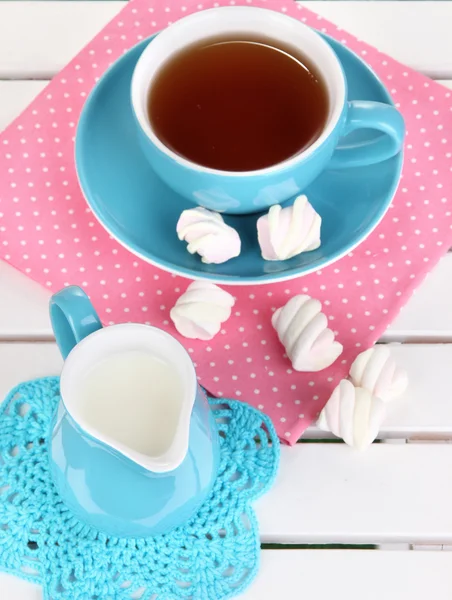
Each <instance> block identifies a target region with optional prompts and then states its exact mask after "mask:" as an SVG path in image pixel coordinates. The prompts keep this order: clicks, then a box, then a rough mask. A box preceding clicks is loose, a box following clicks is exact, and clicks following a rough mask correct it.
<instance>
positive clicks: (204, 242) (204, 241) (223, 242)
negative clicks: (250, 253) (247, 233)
mask: <svg viewBox="0 0 452 600" xmlns="http://www.w3.org/2000/svg"><path fill="white" fill-rule="evenodd" d="M176 231H177V235H178V237H179V239H180V240H185V241H186V242H187V243H188V246H187V250H188V252H190V254H195V253H197V254H199V255H200V256H201V259H202V262H204V263H215V264H220V263H224V262H226V261H227V260H229V259H231V258H235V257H236V256H238V255H239V254H240V249H241V242H240V237H239V234H238V233H237V231H236V230H235V229H233V228H232V227H230V226H229V225H226V223H225V222H224V221H223V217H222V216H221V215H220V214H219V213H216V212H214V211H212V210H207V208H202V207H200V206H199V207H197V208H190V209H188V210H184V212H183V213H182V214H181V216H180V217H179V221H178V222H177V226H176Z"/></svg>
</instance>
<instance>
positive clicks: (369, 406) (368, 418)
mask: <svg viewBox="0 0 452 600" xmlns="http://www.w3.org/2000/svg"><path fill="white" fill-rule="evenodd" d="M384 416H385V405H384V402H383V401H382V400H381V399H380V398H376V397H375V396H372V395H371V394H370V393H369V392H368V391H367V390H365V389H363V388H360V387H355V386H354V385H353V383H352V382H351V381H348V380H347V379H343V380H342V381H341V382H340V383H339V385H338V386H337V387H336V389H335V390H334V392H333V393H332V394H331V397H330V399H329V400H328V402H327V404H326V406H325V408H324V409H323V410H322V412H321V413H320V415H319V419H318V421H317V426H318V427H319V428H320V429H322V430H323V431H331V433H334V435H336V436H337V437H340V438H342V439H343V440H344V442H345V443H346V444H348V445H349V446H354V447H355V448H358V449H359V450H363V449H364V448H366V447H367V446H369V445H370V444H371V443H372V442H373V441H374V439H375V438H376V437H377V435H378V432H379V430H380V425H381V423H382V421H383V419H384Z"/></svg>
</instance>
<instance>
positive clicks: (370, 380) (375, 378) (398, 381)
mask: <svg viewBox="0 0 452 600" xmlns="http://www.w3.org/2000/svg"><path fill="white" fill-rule="evenodd" d="M350 378H351V380H352V381H353V383H354V384H355V385H356V386H359V387H362V388H364V389H366V390H368V391H369V392H370V393H371V394H372V395H373V396H377V397H378V398H381V399H382V400H383V401H384V402H387V401H389V400H393V399H394V398H396V397H397V396H400V395H401V394H403V392H404V391H405V390H406V388H407V386H408V375H407V373H406V371H405V370H403V369H401V368H400V367H398V366H397V365H396V363H395V361H394V359H393V358H392V356H391V352H390V350H389V348H388V347H387V346H381V345H377V346H374V347H373V348H369V349H368V350H365V351H364V352H361V354H359V355H358V356H357V357H356V359H355V361H354V362H353V364H352V366H351V368H350Z"/></svg>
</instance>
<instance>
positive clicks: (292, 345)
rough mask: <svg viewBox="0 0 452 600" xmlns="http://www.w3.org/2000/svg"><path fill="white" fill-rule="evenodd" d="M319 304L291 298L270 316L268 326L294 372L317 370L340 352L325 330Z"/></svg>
mask: <svg viewBox="0 0 452 600" xmlns="http://www.w3.org/2000/svg"><path fill="white" fill-rule="evenodd" d="M321 310H322V305H321V303H320V302H319V301H318V300H315V299H313V298H310V297H309V296H305V295H299V296H294V297H293V298H291V299H290V300H289V301H288V302H287V304H286V305H285V306H283V307H282V308H279V309H278V310H277V311H275V313H274V314H273V316H272V325H273V327H274V328H275V329H276V332H277V333H278V337H279V340H280V341H281V343H282V344H283V346H284V347H285V349H286V353H287V356H288V357H289V358H290V360H291V361H292V365H293V368H294V369H295V370H296V371H321V370H323V369H326V368H327V367H329V366H330V365H332V364H333V363H334V361H335V360H336V359H337V358H338V357H339V356H340V354H341V353H342V349H343V348H342V344H340V343H339V342H337V341H335V339H334V333H333V332H332V331H331V329H329V328H328V319H327V318H326V316H325V315H324V314H323V313H322V312H321Z"/></svg>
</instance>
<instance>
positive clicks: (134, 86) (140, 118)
mask: <svg viewBox="0 0 452 600" xmlns="http://www.w3.org/2000/svg"><path fill="white" fill-rule="evenodd" d="M224 11H228V12H230V13H232V12H240V13H243V12H245V11H247V12H250V13H251V12H253V13H255V12H259V13H268V14H269V15H271V18H272V19H278V20H279V21H280V22H282V23H287V24H289V23H291V24H292V25H293V23H294V22H295V23H296V24H297V27H299V28H300V29H301V30H303V31H304V32H305V33H307V34H308V35H310V36H312V37H313V38H314V37H315V39H316V41H317V43H319V44H320V45H321V46H323V48H324V50H325V51H326V53H327V54H329V55H330V57H331V58H332V62H333V63H334V65H335V67H336V72H337V74H338V75H339V77H338V78H337V82H336V83H337V84H338V86H339V90H338V98H339V100H338V101H337V102H336V105H335V106H334V107H333V109H332V114H331V116H330V117H329V120H328V122H327V124H326V126H325V128H324V130H323V131H322V133H321V134H320V135H319V137H318V138H317V139H316V140H315V141H314V142H313V143H312V144H311V145H310V146H308V147H307V148H305V149H304V150H302V151H301V152H298V153H297V154H294V155H293V156H290V157H288V158H287V159H286V160H284V161H281V162H278V163H276V164H274V165H271V166H269V167H265V168H263V169H255V170H252V171H226V170H222V169H214V168H212V167H206V166H204V165H201V164H198V163H196V162H193V161H191V160H189V159H187V158H185V157H184V156H182V155H180V154H178V153H177V152H175V151H174V150H171V148H169V147H168V146H166V144H164V143H163V142H162V140H161V139H160V138H159V137H158V136H157V134H156V133H155V132H154V130H153V128H152V126H151V124H150V122H149V118H148V116H147V112H146V111H144V110H141V107H139V106H138V104H139V101H138V98H139V92H140V91H141V90H142V82H141V79H140V77H139V70H140V68H141V66H142V65H143V64H144V63H145V61H146V60H147V59H148V56H149V54H151V53H152V50H153V48H152V44H154V43H155V41H156V40H158V39H159V38H161V36H166V35H167V32H168V31H170V33H171V34H173V33H177V32H178V30H179V29H181V28H182V27H185V26H186V24H187V23H190V22H192V21H196V20H198V19H200V18H203V17H204V18H206V15H209V16H210V15H212V14H214V13H224ZM308 32H309V33H308ZM154 49H155V46H154ZM162 64H163V63H162ZM160 66H161V65H159V68H160ZM148 86H149V83H148ZM130 91H131V94H130V95H131V106H132V111H133V114H134V116H135V119H136V120H137V122H138V125H139V127H140V129H141V130H142V132H143V133H144V134H145V135H146V137H147V138H148V139H149V140H150V142H151V143H152V144H153V145H154V146H156V147H157V149H158V150H160V152H162V153H163V154H164V155H166V156H167V157H169V158H170V159H172V160H173V161H175V162H177V163H179V164H180V165H182V166H184V167H186V168H187V169H190V170H192V171H197V172H200V173H204V174H209V175H215V176H221V177H228V176H229V177H251V176H264V175H270V174H272V173H275V172H280V171H281V170H285V169H288V168H290V167H293V166H294V165H296V164H297V163H298V162H300V161H304V160H305V159H306V158H308V157H309V156H310V155H311V154H313V153H314V152H315V151H316V150H317V149H318V148H320V147H321V146H322V145H323V144H324V143H325V142H326V140H327V139H328V138H329V136H330V135H331V134H332V132H333V131H334V129H335V127H336V126H337V124H338V122H339V120H340V117H341V114H342V112H343V109H344V104H345V101H346V97H347V85H346V79H345V74H344V71H343V68H342V65H341V63H340V61H339V59H338V57H337V55H336V53H335V52H334V50H333V49H332V48H331V47H330V46H329V44H328V43H327V42H326V40H324V39H323V38H322V36H320V34H319V33H318V32H317V31H316V30H314V29H313V28H311V27H309V26H308V25H306V24H305V23H303V22H302V21H299V20H298V19H295V18H294V17H291V16H289V15H286V14H284V13H280V12H277V11H274V10H271V9H268V8H261V7H255V6H220V7H217V8H210V9H207V10H203V11H200V12H195V13H192V14H190V15H187V16H186V17H183V18H182V19H180V20H178V21H176V22H175V23H173V24H171V25H170V26H169V27H167V28H166V29H163V30H161V31H159V32H157V36H152V39H151V40H150V41H149V43H148V45H147V46H146V48H145V49H144V50H143V52H142V54H141V56H140V57H139V59H138V61H137V64H136V65H135V68H134V71H133V75H132V82H131V89H130ZM340 100H341V101H340ZM137 107H138V109H137Z"/></svg>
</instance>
